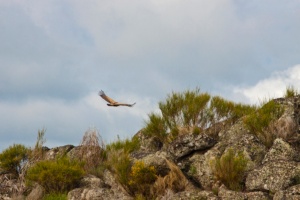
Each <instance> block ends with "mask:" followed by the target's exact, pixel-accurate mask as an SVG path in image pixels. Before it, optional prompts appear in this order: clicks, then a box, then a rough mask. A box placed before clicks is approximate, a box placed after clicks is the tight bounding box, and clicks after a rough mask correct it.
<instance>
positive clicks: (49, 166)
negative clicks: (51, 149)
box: [25, 157, 84, 193]
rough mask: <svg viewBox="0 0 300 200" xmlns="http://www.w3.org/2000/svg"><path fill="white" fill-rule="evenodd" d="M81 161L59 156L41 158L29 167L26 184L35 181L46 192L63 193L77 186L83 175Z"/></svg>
mask: <svg viewBox="0 0 300 200" xmlns="http://www.w3.org/2000/svg"><path fill="white" fill-rule="evenodd" d="M82 168H83V166H82V163H80V162H78V161H75V160H70V159H69V158H67V157H61V158H58V159H56V160H43V161H40V162H38V163H36V164H35V165H34V166H33V167H31V168H29V169H28V171H27V175H26V177H25V178H26V181H27V184H28V185H31V184H32V183H33V182H37V183H38V184H40V185H41V186H43V188H44V189H45V190H46V192H47V193H56V192H58V193H63V192H67V191H69V190H70V189H72V188H74V187H75V186H77V184H78V182H79V180H80V179H81V178H82V176H83V175H84V170H83V169H82Z"/></svg>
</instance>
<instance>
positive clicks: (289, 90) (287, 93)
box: [284, 86, 299, 98]
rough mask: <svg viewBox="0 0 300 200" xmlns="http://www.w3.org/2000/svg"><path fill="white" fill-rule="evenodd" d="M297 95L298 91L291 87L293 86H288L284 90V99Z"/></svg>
mask: <svg viewBox="0 0 300 200" xmlns="http://www.w3.org/2000/svg"><path fill="white" fill-rule="evenodd" d="M298 94H299V92H298V90H297V89H296V88H295V87H293V86H288V87H287V88H286V90H285V94H284V97H285V98H289V97H295V96H297V95H298Z"/></svg>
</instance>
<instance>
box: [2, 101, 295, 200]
mask: <svg viewBox="0 0 300 200" xmlns="http://www.w3.org/2000/svg"><path fill="white" fill-rule="evenodd" d="M275 101H276V102H277V103H280V104H281V105H282V106H283V107H284V108H285V112H284V114H283V115H282V117H281V118H280V119H279V120H278V121H277V122H276V123H275V124H274V127H273V129H272V131H273V132H271V133H270V134H272V135H274V136H275V137H276V138H277V139H275V140H274V142H273V145H272V146H271V147H269V148H267V147H266V146H265V145H264V144H263V143H262V142H261V141H260V140H259V139H258V138H257V137H256V136H255V135H254V134H252V133H250V131H249V130H248V129H247V128H246V127H245V125H244V123H243V119H240V120H239V121H237V122H235V123H234V124H231V125H228V126H222V129H218V131H215V133H214V134H209V133H208V131H207V132H205V131H204V132H203V133H200V134H192V133H185V134H179V135H180V136H179V137H178V138H176V139H175V140H174V141H172V142H171V143H169V144H162V142H160V141H159V139H158V138H155V137H149V136H145V135H143V130H141V131H139V132H138V133H137V134H136V135H135V137H137V138H138V139H139V140H140V143H141V148H140V149H139V150H138V151H135V152H132V153H131V154H130V159H131V163H132V164H133V163H134V162H136V161H143V162H144V163H145V165H146V166H154V168H155V169H156V173H157V175H158V176H159V177H160V180H165V181H166V180H167V181H168V182H167V183H165V184H161V185H160V188H158V189H162V190H164V193H162V194H161V195H160V197H159V198H157V199H165V200H167V199H175V200H181V199H208V200H221V199H222V200H223V199H225V200H226V199H228V200H234V199H238V200H240V199H245V200H249V199H251V200H265V199H275V200H284V199H300V157H299V155H300V134H299V133H300V131H299V130H300V129H299V127H300V126H299V125H300V96H296V97H293V98H281V99H276V100H275ZM214 130H216V129H214ZM209 131H213V130H212V129H211V130H209ZM212 135H213V136H212ZM229 149H233V150H234V151H235V152H236V153H238V152H241V153H242V155H244V156H245V157H246V158H247V160H248V162H247V166H246V172H245V174H244V176H243V180H242V187H241V189H240V190H239V191H233V190H230V189H229V188H227V187H226V186H225V184H224V183H222V181H220V180H217V179H216V175H215V174H214V172H213V170H212V160H214V159H215V158H219V157H220V156H221V155H223V154H224V152H227V151H228V150H229ZM79 150H80V147H74V146H72V145H66V146H62V147H57V148H53V149H48V150H47V151H46V153H45V157H46V159H49V160H51V159H55V157H56V156H58V155H68V156H70V157H72V158H75V157H76V156H77V152H78V151H79ZM168 163H173V164H174V165H175V166H176V168H178V169H179V171H180V173H181V174H183V175H184V176H183V177H184V178H185V179H187V181H188V184H186V185H188V186H187V187H185V188H183V189H181V190H178V189H177V190H174V189H172V186H174V185H176V184H180V183H176V182H175V181H174V179H175V178H176V173H173V174H172V173H171V172H172V169H171V167H170V165H169V164H168ZM115 177H116V176H115V174H113V173H112V172H110V171H109V170H105V171H104V174H103V176H101V178H99V177H96V176H93V175H89V174H87V175H86V176H85V177H84V178H82V180H81V181H80V185H79V186H78V188H75V189H73V190H71V191H69V193H68V199H70V200H94V199H95V200H101V199H112V200H113V199H128V200H129V199H135V197H133V196H131V195H130V194H129V193H128V192H127V191H126V190H125V189H124V188H123V187H122V185H121V184H119V183H118V181H117V179H116V178H115ZM166 177H167V178H166ZM24 187H25V185H24V180H21V181H20V179H18V177H15V176H12V175H10V174H8V173H7V172H4V171H1V169H0V200H2V199H7V200H9V199H18V198H19V199H34V198H35V197H37V198H36V199H40V197H41V196H42V195H43V189H42V188H41V187H40V186H38V185H37V186H35V187H33V188H31V189H30V190H29V189H28V190H29V191H28V190H27V191H26V190H25V189H24Z"/></svg>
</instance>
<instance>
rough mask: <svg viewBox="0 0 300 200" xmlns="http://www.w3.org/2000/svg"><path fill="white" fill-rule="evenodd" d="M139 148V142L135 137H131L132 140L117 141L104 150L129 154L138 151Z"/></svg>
mask: <svg viewBox="0 0 300 200" xmlns="http://www.w3.org/2000/svg"><path fill="white" fill-rule="evenodd" d="M139 147H140V142H139V139H138V138H137V137H133V138H132V139H125V140H120V139H118V140H117V141H115V142H112V143H110V144H108V145H106V150H107V151H108V152H109V151H112V150H124V151H125V152H128V153H131V152H133V151H135V150H138V149H139Z"/></svg>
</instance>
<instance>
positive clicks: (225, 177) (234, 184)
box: [211, 148, 248, 190]
mask: <svg viewBox="0 0 300 200" xmlns="http://www.w3.org/2000/svg"><path fill="white" fill-rule="evenodd" d="M247 162H248V159H247V158H245V156H244V154H243V152H238V153H237V154H235V151H234V150H233V149H231V148H230V149H228V151H227V152H226V153H224V154H223V155H222V156H221V157H220V158H216V159H215V160H212V162H211V167H212V170H213V174H214V175H215V177H216V178H217V180H219V181H221V182H222V183H224V184H225V185H226V187H228V188H229V189H231V190H241V189H242V186H243V179H244V175H245V171H246V167H247Z"/></svg>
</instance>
